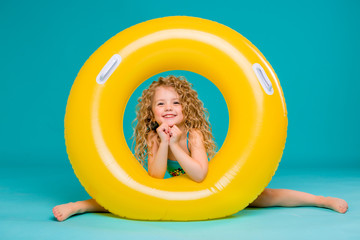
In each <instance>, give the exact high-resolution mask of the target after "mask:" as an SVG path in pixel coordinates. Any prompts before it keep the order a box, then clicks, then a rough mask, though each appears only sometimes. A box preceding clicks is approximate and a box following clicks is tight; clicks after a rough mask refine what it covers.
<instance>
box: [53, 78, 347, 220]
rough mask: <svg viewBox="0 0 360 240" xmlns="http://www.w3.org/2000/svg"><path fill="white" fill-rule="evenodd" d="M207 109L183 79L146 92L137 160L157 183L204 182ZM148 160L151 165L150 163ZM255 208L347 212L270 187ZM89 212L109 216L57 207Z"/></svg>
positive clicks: (85, 204) (209, 142)
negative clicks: (170, 179) (167, 178)
mask: <svg viewBox="0 0 360 240" xmlns="http://www.w3.org/2000/svg"><path fill="white" fill-rule="evenodd" d="M207 116H208V113H207V110H206V109H205V108H204V107H203V103H202V102H201V101H200V100H199V99H198V95H197V93H196V91H195V90H193V89H192V85H191V84H190V83H189V82H188V81H187V80H186V79H185V78H183V77H179V78H177V77H175V76H172V75H171V76H168V77H166V78H163V77H160V78H159V80H158V81H154V82H153V83H152V84H151V85H150V87H149V88H148V89H146V90H144V91H143V93H142V96H141V98H139V104H138V106H137V116H136V120H137V125H136V127H135V131H134V135H133V137H134V138H135V142H136V144H135V156H136V158H137V159H138V160H139V162H140V163H141V164H142V165H143V166H145V165H146V163H147V167H148V173H149V175H150V176H152V177H154V178H164V175H165V173H166V171H168V172H169V173H170V174H171V175H172V176H178V175H181V174H184V173H186V174H187V175H188V176H189V178H191V179H192V180H193V181H196V182H202V181H203V180H204V179H205V177H206V175H207V172H208V159H211V158H212V157H213V156H214V155H215V149H216V145H215V143H214V141H213V136H212V133H211V126H210V124H209V122H208V118H207ZM146 159H147V162H146ZM249 206H250V207H273V206H283V207H298V206H314V207H324V208H330V209H333V210H334V211H337V212H339V213H345V212H346V211H347V209H348V205H347V203H346V201H344V200H343V199H339V198H333V197H323V196H315V195H312V194H309V193H305V192H299V191H294V190H288V189H269V188H266V189H265V190H264V191H263V192H262V193H261V194H260V195H259V197H258V198H257V199H256V200H255V201H254V202H253V203H251V204H250V205H249ZM84 212H107V210H106V209H104V208H103V207H102V206H100V205H99V204H98V203H97V202H96V201H95V200H94V199H89V200H85V201H78V202H74V203H73V202H70V203H67V204H62V205H58V206H56V207H54V208H53V213H54V216H55V217H56V219H57V220H58V221H64V220H65V219H67V218H68V217H70V216H72V215H74V214H78V213H84Z"/></svg>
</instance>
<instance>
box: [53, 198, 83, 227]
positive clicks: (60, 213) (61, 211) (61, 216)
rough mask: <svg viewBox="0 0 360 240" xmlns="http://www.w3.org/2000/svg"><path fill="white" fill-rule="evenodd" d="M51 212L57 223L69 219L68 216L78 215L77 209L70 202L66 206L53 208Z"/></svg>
mask: <svg viewBox="0 0 360 240" xmlns="http://www.w3.org/2000/svg"><path fill="white" fill-rule="evenodd" d="M52 211H53V213H54V216H55V218H56V219H57V220H58V221H59V222H62V221H64V220H66V219H67V218H69V217H70V216H72V215H74V214H76V213H79V208H78V207H77V206H76V204H75V203H72V202H70V203H66V204H61V205H57V206H56V207H54V208H53V210H52Z"/></svg>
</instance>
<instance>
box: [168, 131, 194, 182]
mask: <svg viewBox="0 0 360 240" xmlns="http://www.w3.org/2000/svg"><path fill="white" fill-rule="evenodd" d="M188 138H189V132H188V133H187V135H186V147H187V149H188V150H189V152H190V149H189V141H188ZM167 171H168V172H169V173H170V175H171V176H173V177H175V176H180V175H182V174H185V171H184V169H182V167H181V166H180V164H179V162H178V161H173V160H170V159H168V160H167Z"/></svg>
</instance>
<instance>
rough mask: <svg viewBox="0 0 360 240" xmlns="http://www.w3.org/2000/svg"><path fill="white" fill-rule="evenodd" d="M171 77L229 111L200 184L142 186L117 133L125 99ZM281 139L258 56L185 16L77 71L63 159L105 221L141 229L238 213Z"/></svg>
mask: <svg viewBox="0 0 360 240" xmlns="http://www.w3.org/2000/svg"><path fill="white" fill-rule="evenodd" d="M170 70H186V71H191V72H195V73H198V74H200V75H202V76H204V77H205V78H207V79H209V80H210V81H212V82H213V83H214V84H215V85H216V86H217V87H218V89H219V90H220V91H221V92H222V94H223V96H224V98H225V101H226V103H227V107H228V109H229V128H228V134H227V137H226V140H225V142H224V143H223V146H222V148H221V149H220V150H219V152H218V153H217V154H216V156H215V157H214V158H213V159H212V160H211V161H210V162H209V172H208V175H207V177H206V179H205V180H204V181H203V182H202V183H196V182H194V181H192V180H190V179H189V177H188V176H186V175H182V176H179V177H172V178H169V179H155V178H152V177H150V176H149V175H148V173H147V172H146V170H145V169H144V168H143V167H142V166H141V165H140V163H139V162H138V161H137V160H136V159H135V157H134V156H133V154H132V152H131V151H130V149H129V148H128V147H127V144H126V141H125V137H124V134H123V129H122V128H123V125H122V123H123V114H124V111H125V107H126V104H127V101H128V99H129V98H130V96H131V94H132V92H133V91H134V90H135V89H136V88H137V87H138V86H139V85H140V84H141V83H142V82H143V81H144V80H146V79H148V78H150V77H151V76H153V75H155V74H159V73H162V72H164V71H170ZM190 82H191V79H190ZM129 127H130V126H129ZM214 127H216V126H214ZM286 130H287V112H286V105H285V100H284V96H283V93H282V90H281V87H280V84H279V81H278V79H277V77H276V75H275V73H274V71H273V69H272V67H271V66H270V64H269V63H268V62H267V61H266V59H265V58H264V57H263V55H262V54H261V53H260V52H259V50H257V48H256V47H255V46H254V45H252V44H251V43H250V42H249V41H248V40H247V39H245V38H244V37H243V36H241V35H240V34H239V33H237V32H236V31H234V30H232V29H231V28H228V27H226V26H224V25H222V24H219V23H217V22H213V21H210V20H205V19H201V18H195V17H185V16H175V17H165V18H159V19H153V20H149V21H146V22H143V23H140V24H137V25H135V26H132V27H130V28H128V29H125V30H124V31H122V32H120V33H118V34H117V35H116V36H114V37H113V38H111V39H110V40H108V41H107V42H106V43H105V44H103V45H102V46H101V47H100V48H99V49H98V50H97V51H96V52H95V53H94V54H93V55H92V56H91V57H90V58H89V59H88V60H87V61H86V63H85V64H84V66H83V67H82V68H81V70H80V72H79V74H78V76H77V78H76V80H75V82H74V84H73V86H72V89H71V92H70V96H69V99H68V103H67V107H66V115H65V142H66V146H67V153H68V156H69V159H70V162H71V164H72V166H73V169H74V171H75V174H76V176H77V177H78V179H79V180H80V182H81V184H82V185H83V186H84V187H85V189H86V191H87V192H88V193H89V195H90V196H91V197H93V198H94V199H96V201H97V202H98V203H99V204H101V205H102V206H103V207H104V208H106V209H108V210H109V211H110V212H112V213H114V214H116V215H118V216H121V217H124V218H129V219H140V220H174V221H189V220H203V219H214V218H221V217H225V216H228V215H231V214H234V213H236V212H238V211H240V210H242V209H243V208H245V207H246V206H247V205H248V204H249V203H251V202H252V201H253V200H255V199H256V198H257V196H258V195H259V194H260V193H261V192H262V191H263V190H264V188H265V187H266V186H267V184H268V183H269V182H270V180H271V178H272V176H273V175H274V173H275V171H276V169H277V166H278V164H279V161H280V159H281V156H282V153H283V149H284V146H285V140H286Z"/></svg>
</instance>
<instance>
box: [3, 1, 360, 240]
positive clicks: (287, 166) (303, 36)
mask: <svg viewBox="0 0 360 240" xmlns="http://www.w3.org/2000/svg"><path fill="white" fill-rule="evenodd" d="M359 12H360V1H356V0H353V1H350V0H345V1H344V0H337V1H335V0H329V1H325V0H321V1H314V0H304V1H285V0H284V1H279V0H273V1H267V0H258V1H241V0H239V1H237V0H223V1H210V0H198V1H193V0H191V1H190V0H182V1H168V0H166V1H164V0H157V1H144V0H141V1H130V0H127V1H123V0H117V1H109V0H103V1H93V0H86V1H85V0H82V1H69V0H65V1H61V2H60V1H59V2H55V1H23V0H22V1H0V30H1V37H0V56H1V57H0V70H1V75H0V76H1V85H0V104H1V110H0V209H1V210H0V238H1V239H11V240H13V239H69V238H76V239H100V238H101V239H119V238H120V239H136V237H137V239H157V240H159V239H170V238H171V239H197V240H198V239H219V238H224V239H225V238H226V239H239V238H241V239H294V240H296V239H301V240H302V239H319V238H321V239H359V236H360V231H359V228H358V226H359V225H360V221H359V219H360V218H359V216H360V208H359V206H360V188H359V186H360V173H359V172H360V168H359V167H360V150H359V149H360V140H359V137H358V136H359V133H360V127H359V122H360V113H359V103H360V96H359V93H358V92H359V87H360V81H359V80H360V79H359V73H358V72H359V70H358V69H359V66H360V58H359V54H360V45H359V42H360V31H359V29H360V26H359V25H360V24H359V23H360V14H359ZM174 15H187V16H196V17H201V18H205V19H210V20H213V21H217V22H219V23H222V24H224V25H226V26H228V27H231V28H232V29H234V30H236V31H238V32H239V33H241V34H242V35H243V36H245V37H246V38H247V39H249V40H250V41H251V42H252V43H253V44H254V45H255V46H256V47H257V48H258V49H259V50H260V51H261V52H262V53H263V54H264V56H265V57H266V58H267V60H268V61H269V62H270V63H271V65H272V66H273V68H274V69H275V72H276V73H277V75H278V77H279V79H280V82H281V86H282V88H283V91H284V95H285V99H286V104H287V109H288V118H289V127H288V138H287V143H286V147H285V150H284V155H283V159H282V162H281V163H280V166H279V169H278V171H277V172H276V174H275V176H274V177H273V179H272V180H271V182H270V184H269V186H268V187H271V188H289V189H295V190H300V191H305V192H309V193H313V194H318V195H323V196H335V197H340V198H344V199H345V200H347V201H348V203H349V207H350V208H349V211H348V213H346V214H344V215H342V214H338V213H335V212H333V211H331V210H328V209H321V208H305V207H304V208H266V209H254V208H247V209H245V210H243V211H240V212H239V213H237V214H234V215H233V216H230V217H227V218H224V219H219V220H213V221H200V222H188V223H176V222H175V223H173V222H147V221H130V220H126V219H121V218H118V217H116V216H114V215H112V214H110V213H108V214H102V213H95V214H83V215H79V216H74V217H72V218H70V219H68V220H67V221H65V222H62V223H59V222H57V221H55V219H54V218H53V215H52V212H51V209H52V208H53V207H54V206H55V205H58V204H62V203H66V202H70V201H79V200H84V199H87V198H89V196H88V195H87V193H86V192H85V190H84V189H83V187H82V186H81V185H80V183H79V182H78V180H77V178H76V177H75V175H74V173H73V170H72V168H71V165H70V163H69V161H68V158H67V154H66V149H65V141H64V122H63V120H64V115H65V108H66V102H67V98H68V95H69V93H70V89H71V86H72V84H73V81H74V80H75V78H76V75H77V73H78V72H79V70H80V68H81V67H82V65H83V64H84V63H85V61H86V60H87V59H88V57H89V56H90V55H91V54H92V53H93V52H94V51H95V50H96V49H97V48H99V47H100V46H101V45H102V44H103V43H104V42H105V41H107V40H108V39H109V38H111V37H112V36H114V35H115V34H117V33H118V32H120V31H122V30H124V29H126V28H128V27H130V26H133V25H134V24H137V23H140V22H143V21H146V20H150V19H154V18H159V17H165V16H174ZM187 74H188V75H189V76H190V77H188V75H185V74H184V75H185V76H186V77H188V78H189V80H191V81H192V82H194V87H195V88H196V90H198V91H199V92H202V91H206V88H207V87H209V88H211V85H210V86H207V87H206V88H205V87H198V86H199V85H198V84H197V83H198V82H201V81H203V80H204V79H202V78H201V77H199V76H196V74H193V73H187ZM211 93H216V91H215V90H213V89H212V90H211ZM199 94H200V93H199ZM201 94H202V93H201ZM206 97H207V96H206V94H205V96H203V97H202V98H204V99H202V100H203V101H204V103H205V106H206V107H208V108H209V110H210V107H212V106H211V102H209V101H210V100H211V99H210V100H209V99H206ZM208 103H209V104H208ZM208 105H209V106H208ZM129 107H130V106H129ZM212 112H213V110H210V120H211V121H212V123H213V125H214V127H216V131H218V133H216V134H217V136H219V137H221V135H222V132H224V131H226V127H225V126H223V125H222V124H221V122H218V120H216V117H217V116H218V115H219V114H213V113H212ZM221 114H222V113H221ZM127 118H128V119H131V118H132V117H131V113H130V115H129V117H127ZM225 121H226V120H225ZM216 123H218V124H217V125H215V124H216ZM219 125H220V126H219ZM221 129H222V130H221ZM224 207H226V206H224Z"/></svg>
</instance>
